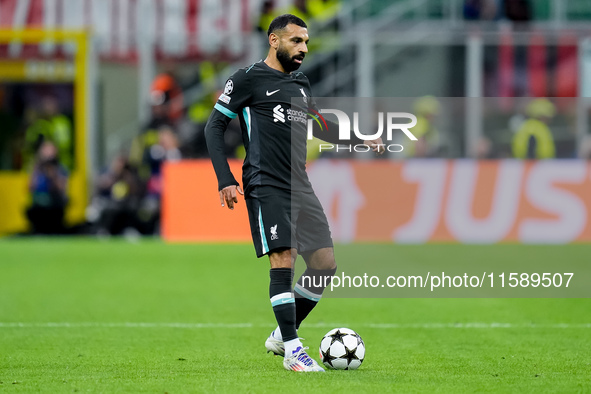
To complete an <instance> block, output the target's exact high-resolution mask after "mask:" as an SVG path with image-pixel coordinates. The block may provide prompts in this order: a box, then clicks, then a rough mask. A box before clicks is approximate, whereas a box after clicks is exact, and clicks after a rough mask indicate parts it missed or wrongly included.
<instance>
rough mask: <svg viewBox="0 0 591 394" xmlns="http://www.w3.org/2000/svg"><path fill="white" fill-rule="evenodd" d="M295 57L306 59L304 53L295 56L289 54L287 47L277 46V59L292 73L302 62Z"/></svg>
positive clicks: (287, 71)
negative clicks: (298, 61)
mask: <svg viewBox="0 0 591 394" xmlns="http://www.w3.org/2000/svg"><path fill="white" fill-rule="evenodd" d="M294 59H300V60H304V55H301V54H298V55H295V56H289V52H288V51H287V49H285V48H283V47H282V46H281V45H279V48H277V60H279V63H281V66H282V67H283V69H284V70H285V72H286V73H290V72H292V71H295V70H297V69H298V68H300V66H301V63H297V62H296V61H295V60H294Z"/></svg>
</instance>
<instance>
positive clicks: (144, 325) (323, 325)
mask: <svg viewBox="0 0 591 394" xmlns="http://www.w3.org/2000/svg"><path fill="white" fill-rule="evenodd" d="M275 326H276V325H275V324H252V323H141V322H121V323H101V322H37V323H35V322H0V328H186V329H204V328H273V327H275ZM347 326H349V324H346V323H311V324H306V327H309V328H334V327H347ZM350 326H354V327H356V328H379V329H408V328H412V329H415V328H423V329H444V328H462V329H472V328H478V329H492V328H551V329H572V328H591V323H556V324H536V323H480V322H471V323H400V324H396V323H363V324H351V325H350Z"/></svg>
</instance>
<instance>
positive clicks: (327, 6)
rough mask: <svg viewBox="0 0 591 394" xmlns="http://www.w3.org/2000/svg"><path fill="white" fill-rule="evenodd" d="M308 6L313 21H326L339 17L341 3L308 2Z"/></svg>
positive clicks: (336, 0) (326, 1) (313, 0)
mask: <svg viewBox="0 0 591 394" xmlns="http://www.w3.org/2000/svg"><path fill="white" fill-rule="evenodd" d="M307 6H308V7H307V10H308V11H309V13H310V16H311V17H312V19H314V20H316V21H325V20H328V19H330V18H333V17H334V16H336V15H337V13H338V12H339V10H340V7H341V2H340V1H339V0H308V4H307Z"/></svg>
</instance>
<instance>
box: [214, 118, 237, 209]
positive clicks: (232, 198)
mask: <svg viewBox="0 0 591 394" xmlns="http://www.w3.org/2000/svg"><path fill="white" fill-rule="evenodd" d="M231 121H232V119H231V118H229V117H227V116H226V115H224V114H222V113H221V112H219V111H218V110H217V109H214V110H213V111H212V112H211V115H210V116H209V119H208V120H207V124H206V125H205V141H206V143H207V150H208V151H209V156H210V157H211V163H212V164H213V169H214V170H215V174H216V176H217V178H218V191H219V194H220V203H221V204H222V207H223V206H224V205H225V204H227V205H228V208H229V209H234V203H237V202H238V195H237V194H236V192H237V191H238V193H240V194H243V193H242V190H241V189H240V186H239V183H238V181H236V178H234V174H232V171H231V170H230V165H229V164H228V159H227V158H226V154H225V152H224V151H225V142H224V133H225V131H226V129H227V128H228V124H229V123H230V122H231Z"/></svg>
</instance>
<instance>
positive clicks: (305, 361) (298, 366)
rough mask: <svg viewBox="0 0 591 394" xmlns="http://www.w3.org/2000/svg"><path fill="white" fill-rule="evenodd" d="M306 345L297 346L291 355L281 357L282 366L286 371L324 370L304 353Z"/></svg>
mask: <svg viewBox="0 0 591 394" xmlns="http://www.w3.org/2000/svg"><path fill="white" fill-rule="evenodd" d="M306 349H308V348H307V347H301V346H300V347H298V348H297V349H296V350H295V351H294V352H293V354H292V355H291V356H289V357H285V358H284V359H283V366H284V367H285V369H287V370H288V371H296V372H325V371H324V368H322V367H321V366H320V365H318V363H317V362H316V361H315V360H314V359H313V358H312V357H310V356H308V353H306Z"/></svg>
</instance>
